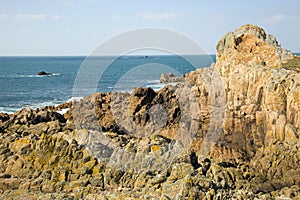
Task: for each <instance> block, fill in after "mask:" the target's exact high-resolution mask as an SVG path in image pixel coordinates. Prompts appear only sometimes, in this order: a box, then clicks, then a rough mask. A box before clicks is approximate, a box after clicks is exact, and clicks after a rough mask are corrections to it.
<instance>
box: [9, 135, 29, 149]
mask: <svg viewBox="0 0 300 200" xmlns="http://www.w3.org/2000/svg"><path fill="white" fill-rule="evenodd" d="M29 144H30V139H29V138H20V139H18V140H16V141H14V142H13V143H12V144H11V145H10V148H11V149H12V150H13V151H14V152H17V151H19V150H21V149H22V148H23V147H25V146H27V145H29Z"/></svg>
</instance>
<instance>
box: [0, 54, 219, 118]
mask: <svg viewBox="0 0 300 200" xmlns="http://www.w3.org/2000/svg"><path fill="white" fill-rule="evenodd" d="M186 58H187V57H184V58H183V57H180V56H173V55H172V56H122V57H118V58H117V59H113V60H112V58H111V57H95V58H86V57H83V56H76V57H0V85H1V89H0V112H6V113H12V112H15V111H16V110H19V109H22V108H24V107H31V108H38V107H40V108H42V107H44V106H47V105H57V104H60V103H63V102H66V101H68V100H70V99H72V98H78V95H74V93H73V90H74V83H75V82H76V80H78V77H80V78H81V80H84V82H85V80H86V83H89V81H90V80H91V78H92V76H91V74H92V75H93V70H95V69H100V68H101V69H102V71H103V73H102V74H101V76H100V75H98V76H100V77H93V79H92V80H93V81H94V82H95V81H96V82H95V83H94V84H93V85H96V88H95V86H91V88H90V86H89V84H86V85H85V86H84V88H85V90H86V91H87V92H86V91H85V92H84V93H82V94H84V95H88V94H91V93H93V92H95V91H101V92H108V91H128V92H130V91H131V90H132V89H133V88H134V87H137V86H142V87H152V88H154V89H160V88H161V87H163V86H164V85H163V84H160V83H159V78H160V74H161V73H167V72H171V73H174V74H176V75H179V76H180V75H181V74H183V73H187V72H189V71H192V70H195V67H196V68H200V67H207V66H209V65H210V64H211V63H212V62H214V61H215V56H189V59H186ZM188 60H189V61H188ZM190 60H193V62H192V63H193V64H191V62H190ZM107 63H109V65H108V64H107ZM82 69H85V70H87V71H88V70H89V71H90V72H92V73H86V74H84V73H83V71H84V70H82ZM39 71H46V72H49V73H51V74H52V75H51V76H39V75H37V73H38V72H39ZM76 87H77V88H78V85H77V86H76ZM79 96H80V95H79Z"/></svg>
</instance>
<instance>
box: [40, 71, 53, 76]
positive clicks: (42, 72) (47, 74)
mask: <svg viewBox="0 0 300 200" xmlns="http://www.w3.org/2000/svg"><path fill="white" fill-rule="evenodd" d="M37 75H39V76H52V75H53V74H52V73H48V72H45V71H39V72H38V73H37Z"/></svg>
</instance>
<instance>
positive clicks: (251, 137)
mask: <svg viewBox="0 0 300 200" xmlns="http://www.w3.org/2000/svg"><path fill="white" fill-rule="evenodd" d="M293 57H294V56H293V55H292V54H291V53H290V52H289V51H287V50H285V49H282V48H281V47H280V45H279V43H278V42H277V41H276V39H275V38H274V37H273V36H270V35H267V34H266V33H265V32H264V30H263V29H261V28H259V27H257V26H253V25H245V26H242V27H240V28H239V29H237V30H235V31H234V32H231V33H228V34H227V35H225V36H224V37H223V38H222V39H221V40H220V42H219V43H218V44H217V62H216V64H213V65H212V66H211V67H209V68H205V69H198V70H196V71H194V72H191V73H189V74H187V75H186V77H185V82H184V83H180V84H178V85H176V86H167V87H165V88H163V89H161V90H160V91H157V92H155V91H153V90H152V89H151V88H136V89H135V90H134V91H133V92H132V93H131V94H129V93H96V94H94V95H92V96H89V97H85V98H84V99H82V100H81V101H79V102H73V103H66V104H63V105H61V106H59V107H56V108H54V107H47V108H45V109H43V110H31V109H27V108H26V109H23V110H21V111H18V112H16V113H14V114H12V115H7V114H0V133H1V138H0V161H1V162H0V197H1V199H26V198H27V199H299V198H300V176H299V174H300V167H299V166H300V165H299V160H300V151H299V148H300V142H299V136H300V103H299V102H300V77H299V76H300V75H299V72H298V71H296V70H288V69H284V68H282V67H281V64H282V63H283V62H286V61H288V60H289V59H293ZM62 108H70V110H69V111H68V112H67V113H65V114H64V115H60V114H59V113H57V112H56V111H57V110H59V109H62Z"/></svg>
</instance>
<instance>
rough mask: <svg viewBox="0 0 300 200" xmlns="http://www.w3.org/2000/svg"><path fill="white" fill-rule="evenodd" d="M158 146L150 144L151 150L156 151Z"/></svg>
mask: <svg viewBox="0 0 300 200" xmlns="http://www.w3.org/2000/svg"><path fill="white" fill-rule="evenodd" d="M159 149H160V147H159V146H158V145H153V146H151V151H158V150H159Z"/></svg>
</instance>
